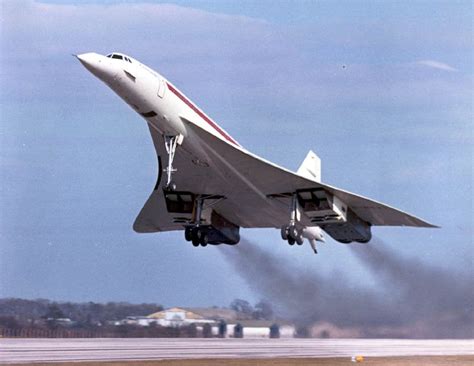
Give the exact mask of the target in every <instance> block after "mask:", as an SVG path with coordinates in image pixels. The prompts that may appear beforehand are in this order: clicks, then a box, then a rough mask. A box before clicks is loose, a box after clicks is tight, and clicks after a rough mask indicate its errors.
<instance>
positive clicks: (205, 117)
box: [166, 83, 239, 146]
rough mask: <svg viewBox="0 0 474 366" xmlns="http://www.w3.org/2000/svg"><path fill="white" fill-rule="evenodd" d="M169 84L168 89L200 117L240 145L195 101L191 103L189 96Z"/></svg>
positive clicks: (222, 134)
mask: <svg viewBox="0 0 474 366" xmlns="http://www.w3.org/2000/svg"><path fill="white" fill-rule="evenodd" d="M166 85H167V86H168V89H169V90H171V91H172V92H173V93H174V95H176V96H177V97H178V98H179V99H181V100H182V101H183V102H184V103H185V104H186V105H187V106H188V107H189V108H191V109H192V110H193V111H194V112H196V113H197V114H198V116H199V117H201V118H202V119H203V120H204V121H206V122H207V123H208V124H209V125H211V127H212V128H214V129H215V130H216V131H217V132H218V133H219V134H220V135H221V136H222V137H224V138H225V139H226V140H227V141H229V142H231V143H233V144H234V145H237V146H239V144H238V143H237V141H235V140H234V139H233V138H232V137H230V136H229V135H228V134H226V133H225V132H224V131H223V130H222V129H221V128H220V127H219V126H218V124H217V123H215V122H214V121H213V120H212V119H210V118H209V117H208V116H206V115H205V114H204V113H203V112H201V111H200V110H199V109H198V107H196V106H195V105H194V104H193V103H191V102H190V101H189V100H188V98H186V97H185V96H184V95H183V94H181V93H180V92H179V91H178V90H176V88H175V87H174V86H173V85H171V84H169V83H166Z"/></svg>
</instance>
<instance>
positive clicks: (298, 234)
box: [281, 193, 304, 245]
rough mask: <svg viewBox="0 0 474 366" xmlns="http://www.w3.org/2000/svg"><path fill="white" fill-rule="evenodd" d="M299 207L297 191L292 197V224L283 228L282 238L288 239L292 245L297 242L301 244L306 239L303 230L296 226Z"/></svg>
mask: <svg viewBox="0 0 474 366" xmlns="http://www.w3.org/2000/svg"><path fill="white" fill-rule="evenodd" d="M297 209H298V199H297V197H296V193H295V194H293V196H292V197H291V210H290V224H289V225H286V226H283V227H282V228H281V238H282V239H283V240H287V241H288V244H290V245H294V244H295V243H296V244H298V245H301V244H303V241H304V239H303V231H302V230H301V229H298V227H297V226H296V223H297V222H298V213H297Z"/></svg>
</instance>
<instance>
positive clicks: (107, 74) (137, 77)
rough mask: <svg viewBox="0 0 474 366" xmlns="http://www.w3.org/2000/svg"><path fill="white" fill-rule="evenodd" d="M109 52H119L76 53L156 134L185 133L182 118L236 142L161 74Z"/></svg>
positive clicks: (184, 135) (135, 61)
mask: <svg viewBox="0 0 474 366" xmlns="http://www.w3.org/2000/svg"><path fill="white" fill-rule="evenodd" d="M113 55H117V56H121V57H122V59H117V58H112V57H106V56H102V55H99V54H97V53H86V54H82V55H79V56H77V57H78V58H79V60H80V61H81V63H82V64H83V65H84V66H85V67H86V68H87V69H88V70H89V71H91V72H92V73H93V74H94V75H95V76H96V77H98V78H99V79H100V80H102V81H103V82H104V83H106V84H107V85H108V86H109V87H110V88H111V89H112V90H113V91H115V93H117V95H119V96H120V97H121V98H122V99H123V100H124V101H125V102H126V103H127V104H128V105H130V106H131V107H132V108H133V109H134V110H135V111H136V112H138V113H139V114H140V115H141V116H142V117H143V118H145V119H146V120H147V122H148V123H149V124H150V125H151V126H152V127H153V128H155V129H156V130H157V131H159V133H160V134H162V135H172V136H175V135H182V136H183V137H187V136H188V133H187V131H186V126H185V124H184V123H183V119H185V120H187V121H190V122H192V123H194V124H195V125H197V126H199V127H200V128H202V129H204V130H206V131H208V132H209V133H211V134H213V135H214V136H216V137H218V138H220V139H222V140H225V141H227V142H229V143H232V144H235V145H238V144H237V142H236V141H235V140H234V139H233V138H232V137H230V136H229V134H228V133H227V132H225V131H224V130H223V129H222V128H221V127H220V126H218V125H217V123H215V122H214V121H213V120H212V119H211V118H209V117H208V116H207V115H206V114H205V113H204V112H202V111H201V110H200V109H199V108H198V107H197V106H196V105H195V104H194V103H192V102H191V101H190V100H189V99H188V98H187V97H186V96H185V95H184V94H183V93H182V92H181V91H179V90H178V88H176V86H174V85H173V84H172V83H170V82H169V81H168V80H166V79H165V78H164V77H163V76H162V75H160V74H159V73H157V72H156V71H154V70H152V69H150V68H149V67H148V66H146V65H144V64H142V63H140V62H139V61H137V60H135V59H133V58H131V57H128V56H125V55H122V54H113ZM124 58H127V59H128V60H130V61H128V60H125V59H124Z"/></svg>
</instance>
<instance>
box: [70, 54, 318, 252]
mask: <svg viewBox="0 0 474 366" xmlns="http://www.w3.org/2000/svg"><path fill="white" fill-rule="evenodd" d="M77 58H78V59H79V60H80V62H81V63H82V64H83V65H84V66H85V67H86V68H87V69H88V70H89V71H90V72H91V73H92V74H94V75H95V76H96V77H97V78H99V79H100V80H102V81H103V82H104V83H105V84H107V85H108V86H109V87H110V88H111V89H112V90H113V91H115V93H117V95H119V96H120V97H121V98H122V99H123V100H124V101H125V102H126V103H127V104H128V105H130V106H131V107H132V108H133V109H134V110H135V111H136V112H137V113H139V114H140V115H141V116H142V117H143V118H145V120H146V121H147V123H148V124H149V125H150V127H151V128H153V129H155V130H156V131H157V132H158V133H159V134H160V135H162V136H163V137H166V136H179V137H180V139H178V144H181V142H182V141H183V139H187V143H189V144H190V146H192V148H193V150H194V151H195V152H196V151H200V150H201V149H202V147H201V146H200V144H199V141H197V140H194V139H193V138H188V136H189V137H191V136H190V131H188V130H187V126H186V124H187V123H192V124H194V125H196V126H198V127H200V128H202V129H204V130H206V131H207V132H209V133H211V134H212V135H214V136H216V137H217V138H219V139H221V140H223V141H225V142H227V143H229V144H232V145H234V146H235V147H236V148H238V149H242V147H241V146H240V145H239V144H238V143H237V142H236V141H235V140H234V139H233V138H232V137H231V136H229V134H228V133H227V132H225V131H224V130H223V129H222V128H221V127H220V126H219V125H217V123H215V122H214V121H213V120H212V119H211V118H209V117H208V116H207V115H206V114H205V113H204V112H203V111H201V110H200V109H199V108H198V107H197V106H196V105H195V104H194V103H192V102H191V101H190V100H189V99H188V98H187V97H186V96H185V95H184V94H183V93H182V92H181V91H179V90H178V88H176V86H174V85H173V84H172V83H170V82H169V81H168V80H166V79H165V78H164V77H163V76H162V75H160V74H159V73H157V72H156V71H154V70H152V69H150V68H149V67H147V66H146V65H144V64H142V63H140V62H139V61H137V60H135V59H133V58H131V57H129V56H126V55H124V54H119V53H113V54H110V55H108V56H102V55H99V54H97V53H92V52H91V53H85V54H81V55H78V56H77ZM171 168H172V167H171V164H170V166H169V169H171ZM168 183H169V181H168ZM302 235H303V237H305V238H306V239H308V240H309V241H310V243H311V245H312V246H313V249H314V241H316V240H317V241H324V237H323V234H322V230H321V229H320V228H319V227H317V226H315V227H305V228H304V230H303V232H302Z"/></svg>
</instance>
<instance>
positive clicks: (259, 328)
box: [115, 307, 295, 338]
mask: <svg viewBox="0 0 474 366" xmlns="http://www.w3.org/2000/svg"><path fill="white" fill-rule="evenodd" d="M115 324H116V325H121V324H127V325H138V326H145V327H146V326H150V325H151V324H156V325H161V326H163V327H182V326H187V325H190V324H195V325H196V327H197V329H198V330H199V331H202V330H203V326H204V324H209V325H211V327H212V328H211V329H212V335H213V336H218V335H219V327H222V324H225V329H226V331H225V335H224V337H226V338H233V337H234V336H235V335H241V334H242V333H243V338H270V327H271V326H272V325H274V324H277V325H278V331H279V337H280V338H292V337H294V335H295V327H294V326H293V325H289V324H284V323H283V322H279V321H269V320H249V319H242V318H241V314H239V313H238V312H236V311H234V310H231V309H223V308H178V307H174V308H170V309H165V310H162V311H158V312H156V313H153V314H150V315H148V316H128V317H127V318H126V319H123V320H121V321H119V322H116V323H115ZM237 324H240V325H241V326H242V329H241V331H242V332H240V331H237V332H236V329H235V328H236V325H237ZM237 330H239V329H237Z"/></svg>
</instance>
